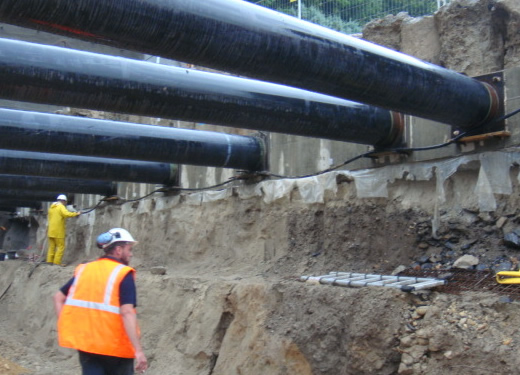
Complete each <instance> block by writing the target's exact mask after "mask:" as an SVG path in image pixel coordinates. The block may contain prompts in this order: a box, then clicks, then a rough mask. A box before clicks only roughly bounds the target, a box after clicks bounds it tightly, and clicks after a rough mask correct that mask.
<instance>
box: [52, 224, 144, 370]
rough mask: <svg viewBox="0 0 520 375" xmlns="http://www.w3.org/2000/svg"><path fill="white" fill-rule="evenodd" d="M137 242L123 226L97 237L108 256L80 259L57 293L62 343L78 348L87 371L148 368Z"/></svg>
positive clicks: (59, 336)
mask: <svg viewBox="0 0 520 375" xmlns="http://www.w3.org/2000/svg"><path fill="white" fill-rule="evenodd" d="M135 244H137V241H135V240H134V238H133V237H132V235H131V234H130V233H128V231H127V230H125V229H122V228H113V229H110V230H109V231H108V232H106V233H103V234H101V235H99V236H98V238H97V246H98V247H99V248H101V249H103V250H104V252H105V255H104V256H102V257H101V258H99V259H97V260H95V261H93V262H90V263H84V264H80V265H79V266H78V267H77V268H76V270H75V272H74V277H73V278H72V279H70V280H69V282H67V283H66V284H65V285H64V286H63V287H62V288H61V289H60V290H59V291H58V292H57V293H56V294H55V295H54V307H55V310H56V314H57V316H58V339H59V344H60V346H63V347H66V348H73V349H77V350H78V352H79V361H80V364H81V367H82V369H83V375H93V374H95V375H113V374H118V375H131V374H134V359H135V361H136V363H135V369H136V370H137V371H139V372H144V371H145V370H146V369H147V367H148V362H147V359H146V356H145V355H144V352H143V349H142V347H141V343H140V332H139V326H138V324H137V314H136V310H135V307H136V305H137V294H136V287H135V270H134V269H133V268H132V267H129V266H128V264H129V263H130V260H131V258H132V255H133V254H132V247H133V246H134V245H135Z"/></svg>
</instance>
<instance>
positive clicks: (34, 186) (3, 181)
mask: <svg viewBox="0 0 520 375" xmlns="http://www.w3.org/2000/svg"><path fill="white" fill-rule="evenodd" d="M0 186H1V187H2V189H17V190H30V191H33V190H40V191H51V192H55V191H58V192H65V193H77V194H99V195H103V196H111V195H117V184H115V183H113V182H109V181H96V180H85V179H81V180H80V179H72V178H53V177H38V176H19V175H13V174H0ZM0 196H1V195H0ZM55 198H56V197H55Z"/></svg>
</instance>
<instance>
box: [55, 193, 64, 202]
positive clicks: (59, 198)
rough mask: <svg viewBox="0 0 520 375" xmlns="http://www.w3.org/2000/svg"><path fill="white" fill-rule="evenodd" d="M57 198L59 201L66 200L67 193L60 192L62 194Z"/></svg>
mask: <svg viewBox="0 0 520 375" xmlns="http://www.w3.org/2000/svg"><path fill="white" fill-rule="evenodd" d="M56 199H57V200H59V201H66V200H67V196H66V195H65V194H60V195H58V198H56Z"/></svg>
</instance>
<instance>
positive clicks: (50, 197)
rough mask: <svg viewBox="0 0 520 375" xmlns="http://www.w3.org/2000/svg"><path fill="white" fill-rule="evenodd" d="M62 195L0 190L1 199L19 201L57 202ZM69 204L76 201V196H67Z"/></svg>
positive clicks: (32, 191) (38, 191)
mask: <svg viewBox="0 0 520 375" xmlns="http://www.w3.org/2000/svg"><path fill="white" fill-rule="evenodd" d="M59 194H60V190H58V191H54V192H52V191H40V190H18V189H0V197H1V198H2V199H12V200H18V201H44V202H55V201H56V197H57V196H58V195H59ZM67 198H68V200H69V202H73V201H74V195H73V194H69V195H68V196H67Z"/></svg>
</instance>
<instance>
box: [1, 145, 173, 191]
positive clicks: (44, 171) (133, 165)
mask: <svg viewBox="0 0 520 375" xmlns="http://www.w3.org/2000/svg"><path fill="white" fill-rule="evenodd" d="M0 173H2V174H14V175H28V176H42V177H63V178H78V179H91V180H101V181H124V182H140V183H148V184H164V185H175V184H178V167H177V165H175V164H169V163H155V162H144V161H135V160H122V159H108V158H97V157H85V156H74V155H59V154H45V153H40V152H25V151H12V150H0Z"/></svg>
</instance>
